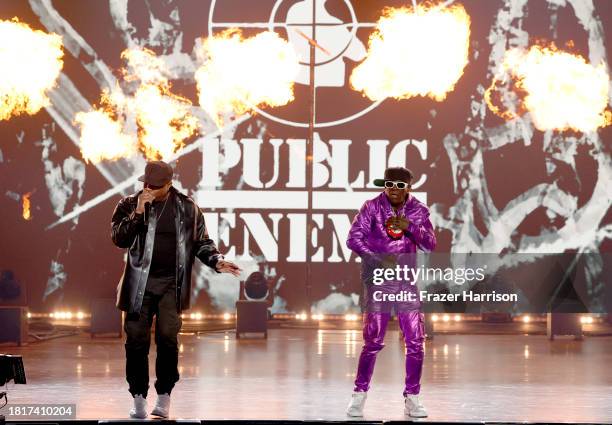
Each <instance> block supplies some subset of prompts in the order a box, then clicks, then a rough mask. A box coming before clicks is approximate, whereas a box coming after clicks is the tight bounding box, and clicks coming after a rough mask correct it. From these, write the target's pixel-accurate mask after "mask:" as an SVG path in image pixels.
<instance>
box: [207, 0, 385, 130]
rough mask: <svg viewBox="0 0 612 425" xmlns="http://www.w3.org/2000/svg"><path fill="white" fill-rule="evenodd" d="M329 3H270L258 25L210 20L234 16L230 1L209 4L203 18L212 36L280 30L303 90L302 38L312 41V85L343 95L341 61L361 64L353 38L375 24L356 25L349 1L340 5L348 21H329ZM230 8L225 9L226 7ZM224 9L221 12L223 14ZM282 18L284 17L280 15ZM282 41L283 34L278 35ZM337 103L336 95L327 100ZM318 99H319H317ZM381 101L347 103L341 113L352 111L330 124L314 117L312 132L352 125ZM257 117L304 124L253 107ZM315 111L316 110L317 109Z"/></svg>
mask: <svg viewBox="0 0 612 425" xmlns="http://www.w3.org/2000/svg"><path fill="white" fill-rule="evenodd" d="M313 1H315V5H314V6H315V13H314V19H313V3H312V2H313ZM328 1H329V0H298V1H295V0H293V1H289V0H276V1H274V2H273V4H272V2H270V5H271V8H270V13H269V15H268V16H267V19H261V20H260V21H259V22H253V21H250V22H248V21H245V20H244V19H241V18H240V17H237V18H236V19H231V20H229V21H228V20H227V19H219V20H218V19H216V16H219V15H223V16H227V14H228V12H230V11H231V12H232V13H235V11H236V10H240V8H239V7H237V2H236V1H231V2H230V1H228V0H212V3H211V6H210V12H209V16H208V34H209V36H214V35H216V34H219V33H220V32H222V31H224V30H226V29H228V28H240V29H261V30H262V31H276V32H279V31H282V30H284V31H286V36H287V38H288V41H289V42H290V43H291V44H292V46H293V48H294V49H295V51H296V53H297V55H298V57H299V60H300V71H299V73H298V75H297V77H296V79H295V83H296V84H301V85H305V86H307V85H309V84H310V78H309V66H310V46H309V44H308V41H307V40H306V38H305V36H306V37H310V38H313V33H314V38H315V39H316V41H317V43H318V44H319V45H321V46H322V47H323V48H324V49H325V51H323V50H321V49H316V50H315V86H316V87H317V88H318V89H320V88H325V89H326V91H327V90H334V91H336V90H348V91H350V92H351V93H353V91H352V90H351V89H350V87H347V84H346V81H348V78H347V77H348V76H347V68H346V64H345V61H344V59H345V58H346V59H349V60H351V61H354V62H360V61H362V60H363V59H365V57H366V54H367V51H366V46H365V45H364V43H363V42H362V41H361V40H360V39H359V38H358V37H357V31H358V30H359V29H360V28H374V27H375V26H376V24H375V23H365V22H359V21H358V20H357V16H356V13H355V9H354V7H353V5H352V3H351V2H350V1H349V0H342V4H343V5H344V7H345V8H346V12H347V15H348V16H350V19H349V20H348V21H346V22H345V21H343V20H342V19H340V18H338V17H336V16H333V15H332V14H330V13H329V11H328V10H327V9H326V3H328ZM229 3H231V10H230V5H229ZM257 3H258V4H257V8H258V9H261V8H262V6H263V5H262V4H261V3H264V2H263V1H261V2H260V1H258V2H257ZM244 5H245V9H248V8H249V6H250V8H252V7H253V6H252V5H253V2H252V0H244ZM224 8H225V9H224ZM283 15H284V16H283ZM283 36H285V34H283ZM333 96H334V97H335V98H336V99H338V95H337V94H335V93H334V95H333ZM317 100H318V101H319V100H320V96H317ZM381 102H382V101H377V102H370V101H368V104H367V105H366V106H365V107H364V105H363V102H359V103H360V104H359V105H354V104H355V103H356V102H352V103H351V104H349V105H348V106H347V108H350V107H351V106H352V107H353V109H356V110H353V111H347V112H344V116H341V117H334V118H333V119H328V120H324V119H320V120H319V117H317V120H316V121H315V127H316V128H322V127H333V126H336V125H340V124H344V123H347V122H350V121H353V120H356V119H358V118H360V117H362V116H364V115H365V114H367V113H368V112H370V111H371V110H373V109H375V108H376V107H377V106H378V105H380V103H381ZM254 109H255V110H256V111H257V113H258V114H261V115H262V116H264V117H266V118H268V119H270V120H273V121H276V122H278V123H281V124H285V125H289V126H293V127H304V128H305V127H308V122H307V121H306V120H305V121H303V122H301V121H296V120H290V119H286V118H283V117H282V116H280V114H278V113H276V114H275V113H272V112H269V111H264V110H262V109H259V108H257V107H255V108H254ZM317 110H319V105H317Z"/></svg>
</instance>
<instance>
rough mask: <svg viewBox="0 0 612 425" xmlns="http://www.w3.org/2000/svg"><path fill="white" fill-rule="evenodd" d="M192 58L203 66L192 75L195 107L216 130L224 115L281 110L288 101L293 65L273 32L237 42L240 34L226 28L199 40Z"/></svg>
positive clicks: (290, 54)
mask: <svg viewBox="0 0 612 425" xmlns="http://www.w3.org/2000/svg"><path fill="white" fill-rule="evenodd" d="M198 53H199V56H200V58H201V59H202V60H203V61H204V64H203V65H202V66H201V67H200V68H199V69H198V70H197V71H196V74H195V79H196V82H197V87H198V96H199V102H200V106H202V108H203V109H204V110H205V111H206V112H207V113H208V114H209V115H210V116H211V117H212V118H213V119H214V120H215V122H216V124H217V125H218V126H221V125H222V124H223V116H224V115H226V114H230V113H234V114H243V113H246V112H247V111H250V110H252V109H253V108H254V107H256V106H264V105H268V106H282V105H286V104H287V103H289V102H291V101H292V100H293V99H294V96H293V85H294V80H295V78H296V76H297V73H298V71H299V60H298V57H297V55H296V53H295V51H294V50H293V47H291V45H290V44H289V43H288V42H287V41H286V40H284V39H282V38H281V37H279V36H278V35H277V34H276V33H274V32H270V31H265V32H261V33H259V34H257V35H256V36H254V37H252V38H243V37H242V33H241V32H240V30H238V29H229V30H227V31H224V32H223V33H221V34H220V35H218V36H214V37H210V38H207V39H206V40H204V42H203V45H202V49H201V51H200V52H198Z"/></svg>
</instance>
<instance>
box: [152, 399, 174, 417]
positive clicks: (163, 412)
mask: <svg viewBox="0 0 612 425" xmlns="http://www.w3.org/2000/svg"><path fill="white" fill-rule="evenodd" d="M151 414H152V415H154V416H160V417H162V418H167V417H168V416H169V415H170V394H158V395H157V403H155V407H154V408H153V411H152V412H151Z"/></svg>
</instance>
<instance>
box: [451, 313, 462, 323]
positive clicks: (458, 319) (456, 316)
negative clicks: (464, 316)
mask: <svg viewBox="0 0 612 425" xmlns="http://www.w3.org/2000/svg"><path fill="white" fill-rule="evenodd" d="M453 319H454V320H455V322H460V321H461V316H460V315H458V314H455V317H454V318H453Z"/></svg>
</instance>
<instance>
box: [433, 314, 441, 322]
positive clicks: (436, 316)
mask: <svg viewBox="0 0 612 425" xmlns="http://www.w3.org/2000/svg"><path fill="white" fill-rule="evenodd" d="M438 319H439V317H438V315H437V314H432V315H431V321H432V322H437V321H438Z"/></svg>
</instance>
